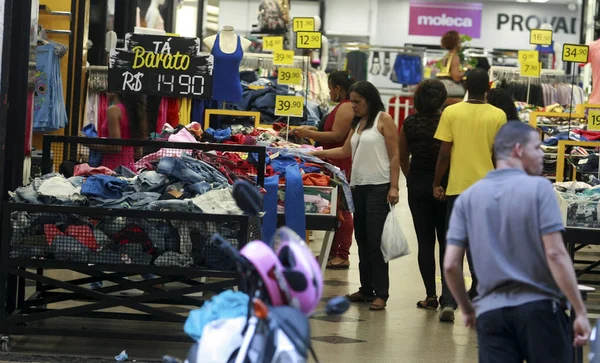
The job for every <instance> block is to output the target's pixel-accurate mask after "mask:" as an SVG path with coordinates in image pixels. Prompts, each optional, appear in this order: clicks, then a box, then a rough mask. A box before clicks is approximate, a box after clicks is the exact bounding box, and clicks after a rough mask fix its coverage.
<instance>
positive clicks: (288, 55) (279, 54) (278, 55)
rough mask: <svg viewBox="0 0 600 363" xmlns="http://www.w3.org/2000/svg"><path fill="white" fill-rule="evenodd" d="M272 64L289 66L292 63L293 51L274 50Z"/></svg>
mask: <svg viewBox="0 0 600 363" xmlns="http://www.w3.org/2000/svg"><path fill="white" fill-rule="evenodd" d="M273 64H274V65H276V66H282V65H283V66H289V65H292V64H294V51H293V50H276V51H275V52H274V53H273Z"/></svg>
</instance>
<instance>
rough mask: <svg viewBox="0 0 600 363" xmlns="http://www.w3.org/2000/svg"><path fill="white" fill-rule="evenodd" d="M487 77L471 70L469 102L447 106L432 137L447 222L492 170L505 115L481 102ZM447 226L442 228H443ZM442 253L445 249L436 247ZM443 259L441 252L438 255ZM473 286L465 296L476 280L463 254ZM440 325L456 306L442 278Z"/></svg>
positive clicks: (449, 319)
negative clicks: (444, 185)
mask: <svg viewBox="0 0 600 363" xmlns="http://www.w3.org/2000/svg"><path fill="white" fill-rule="evenodd" d="M489 81H490V79H489V76H488V74H487V72H486V71H485V70H483V69H474V70H472V71H470V72H469V75H468V76H467V90H468V91H469V99H468V100H467V101H465V102H460V103H457V104H455V105H452V106H448V107H447V108H446V109H445V110H444V112H443V113H442V118H441V119H440V123H439V125H438V129H437V131H436V133H435V138H436V139H438V140H440V141H441V142H442V145H441V147H440V153H439V156H438V160H437V165H436V169H435V179H434V182H433V194H434V196H435V197H436V198H437V199H444V198H445V199H446V200H447V216H446V217H447V221H450V215H451V213H452V208H453V207H454V202H455V201H456V198H458V196H459V195H460V193H462V192H463V191H465V190H466V189H468V188H469V187H470V186H471V185H473V184H475V182H477V181H479V180H480V179H482V178H483V177H484V176H486V174H487V173H488V172H489V171H492V170H494V163H493V155H492V153H493V146H494V138H495V137H496V134H497V133H498V130H500V128H501V127H502V125H504V124H505V123H506V114H505V113H504V112H503V111H502V110H500V109H499V108H496V107H494V106H492V105H490V104H487V103H486V101H485V97H486V93H487V92H488V91H489ZM448 168H450V175H449V178H448V187H447V189H446V190H445V191H444V189H443V188H442V187H441V186H440V183H441V181H442V178H443V176H444V175H445V174H446V172H447V171H448ZM447 225H448V223H447V224H446V228H447ZM440 247H441V248H442V249H443V250H445V249H446V246H440ZM442 255H443V252H442ZM467 259H468V261H469V269H470V270H471V276H472V278H473V283H472V285H471V290H470V291H469V296H471V298H473V297H475V295H477V277H476V276H475V273H474V270H473V264H472V263H471V256H470V253H467ZM440 305H441V307H442V310H441V312H440V321H447V322H452V321H454V310H456V308H457V306H458V305H457V303H456V301H455V300H454V298H453V297H452V294H451V293H450V291H449V290H448V287H447V285H446V283H445V281H444V279H443V278H442V296H441V297H440Z"/></svg>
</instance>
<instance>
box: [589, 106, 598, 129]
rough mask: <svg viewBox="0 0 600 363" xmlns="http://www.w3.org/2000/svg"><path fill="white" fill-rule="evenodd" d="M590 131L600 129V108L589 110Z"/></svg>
mask: <svg viewBox="0 0 600 363" xmlns="http://www.w3.org/2000/svg"><path fill="white" fill-rule="evenodd" d="M587 129H588V131H600V110H590V111H589V112H588V124H587Z"/></svg>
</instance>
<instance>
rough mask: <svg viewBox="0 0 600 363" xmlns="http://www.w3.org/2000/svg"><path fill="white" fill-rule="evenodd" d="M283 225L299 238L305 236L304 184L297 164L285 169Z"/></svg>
mask: <svg viewBox="0 0 600 363" xmlns="http://www.w3.org/2000/svg"><path fill="white" fill-rule="evenodd" d="M285 178H286V179H285V224H286V226H288V227H290V228H291V229H292V230H293V231H294V232H296V233H297V234H298V235H299V236H303V235H304V234H306V214H305V210H304V184H303V182H302V174H301V173H300V168H299V167H298V164H294V165H288V166H287V167H286V168H285Z"/></svg>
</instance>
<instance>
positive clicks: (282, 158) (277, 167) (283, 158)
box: [271, 153, 298, 174]
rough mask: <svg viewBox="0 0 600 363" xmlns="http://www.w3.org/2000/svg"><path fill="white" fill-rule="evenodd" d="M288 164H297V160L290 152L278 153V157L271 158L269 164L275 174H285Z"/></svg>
mask: <svg viewBox="0 0 600 363" xmlns="http://www.w3.org/2000/svg"><path fill="white" fill-rule="evenodd" d="M289 165H298V162H297V161H296V159H295V158H294V156H292V155H291V154H284V153H279V156H278V157H276V158H274V159H271V166H272V167H273V171H274V172H275V173H277V174H285V171H286V168H287V167H288V166H289Z"/></svg>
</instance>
